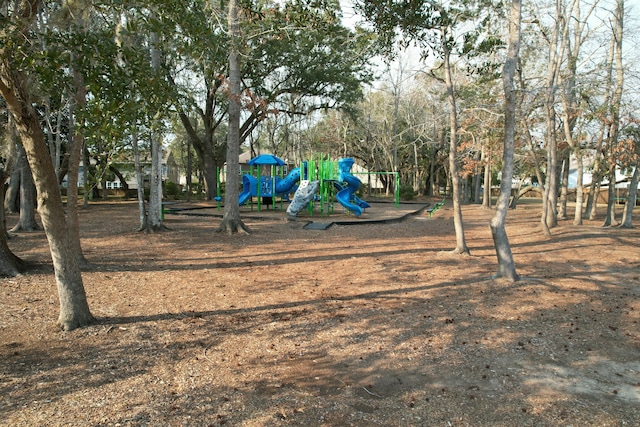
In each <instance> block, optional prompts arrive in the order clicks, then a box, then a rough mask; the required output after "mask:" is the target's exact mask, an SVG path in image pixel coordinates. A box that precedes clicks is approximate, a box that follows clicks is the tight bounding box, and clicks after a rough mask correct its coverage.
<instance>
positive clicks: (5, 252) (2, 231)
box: [0, 115, 24, 277]
mask: <svg viewBox="0 0 640 427" xmlns="http://www.w3.org/2000/svg"><path fill="white" fill-rule="evenodd" d="M9 122H12V119H11V115H9ZM9 127H10V128H13V124H11V123H9ZM14 134H15V133H14ZM15 139H16V138H12V137H9V138H7V140H5V141H2V142H6V144H7V145H6V146H3V147H1V149H2V157H3V158H5V159H6V160H7V161H6V163H5V166H2V165H0V185H2V188H0V277H15V276H17V275H18V274H20V272H21V271H22V269H23V268H24V262H23V261H22V260H21V259H20V258H18V257H17V256H16V255H15V254H14V253H13V252H11V250H10V249H9V245H8V244H7V239H8V233H7V221H6V217H5V210H4V209H3V208H2V207H3V206H4V195H5V188H4V183H5V182H6V180H7V177H8V176H9V175H11V170H12V167H13V164H14V163H15V161H16V159H15V158H16V141H15Z"/></svg>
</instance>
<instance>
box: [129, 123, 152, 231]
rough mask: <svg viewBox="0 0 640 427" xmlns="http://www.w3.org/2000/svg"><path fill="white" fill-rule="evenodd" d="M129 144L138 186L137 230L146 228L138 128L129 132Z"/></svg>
mask: <svg viewBox="0 0 640 427" xmlns="http://www.w3.org/2000/svg"><path fill="white" fill-rule="evenodd" d="M131 146H132V147H133V164H134V167H135V171H136V183H137V187H138V211H139V213H140V228H139V229H138V231H146V230H148V227H149V225H148V221H147V207H146V206H145V203H144V176H143V175H142V165H141V164H140V147H139V146H138V130H137V129H136V128H134V129H133V132H132V134H131Z"/></svg>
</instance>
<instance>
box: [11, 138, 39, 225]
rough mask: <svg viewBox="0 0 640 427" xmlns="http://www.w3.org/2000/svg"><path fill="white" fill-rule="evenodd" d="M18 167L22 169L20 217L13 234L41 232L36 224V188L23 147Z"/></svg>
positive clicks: (19, 153)
mask: <svg viewBox="0 0 640 427" xmlns="http://www.w3.org/2000/svg"><path fill="white" fill-rule="evenodd" d="M16 167H18V168H19V169H20V217H19V219H18V222H17V223H16V225H15V226H14V227H13V228H12V229H11V232H13V233H17V232H20V231H26V232H32V231H39V230H41V228H40V226H39V225H38V223H37V222H36V187H35V185H34V183H33V177H32V175H31V168H30V167H29V162H28V161H27V156H26V153H25V149H24V147H23V146H20V147H19V148H18V162H17V165H16Z"/></svg>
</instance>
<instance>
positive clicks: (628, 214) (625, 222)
mask: <svg viewBox="0 0 640 427" xmlns="http://www.w3.org/2000/svg"><path fill="white" fill-rule="evenodd" d="M639 179H640V161H638V162H636V165H635V170H634V171H633V175H632V176H631V181H630V182H629V187H628V193H627V201H626V202H625V205H624V213H623V214H622V222H621V223H620V227H624V228H632V227H633V209H634V208H635V206H636V199H637V197H638V180H639Z"/></svg>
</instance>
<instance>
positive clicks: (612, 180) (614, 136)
mask: <svg viewBox="0 0 640 427" xmlns="http://www.w3.org/2000/svg"><path fill="white" fill-rule="evenodd" d="M614 18H615V19H614V26H613V35H612V36H613V40H615V44H614V49H615V70H616V82H615V83H616V84H615V91H614V94H613V99H612V101H611V130H610V133H609V138H608V139H609V148H610V150H611V151H613V150H614V148H615V147H616V145H617V143H618V133H619V129H620V105H621V103H622V89H623V87H624V68H623V64H622V36H623V28H624V24H623V22H624V20H623V18H624V0H617V2H616V10H615V13H614ZM611 65H612V66H613V63H612V64H611ZM610 155H613V153H612V152H611V153H610ZM610 164H611V165H612V166H611V167H610V168H609V197H608V205H607V216H606V217H605V220H604V224H603V225H604V226H609V225H616V212H615V202H616V200H615V199H616V195H615V191H616V166H615V162H613V161H611V162H610Z"/></svg>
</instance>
